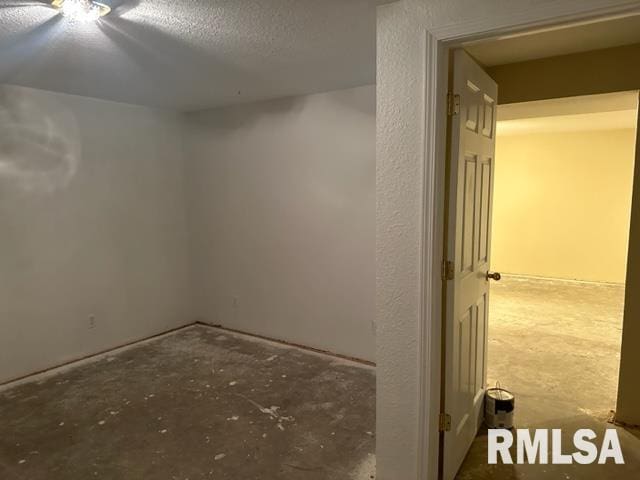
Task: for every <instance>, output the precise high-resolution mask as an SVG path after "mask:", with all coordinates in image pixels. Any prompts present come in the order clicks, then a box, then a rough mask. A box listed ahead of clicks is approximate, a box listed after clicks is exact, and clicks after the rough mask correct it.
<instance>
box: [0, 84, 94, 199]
mask: <svg viewBox="0 0 640 480" xmlns="http://www.w3.org/2000/svg"><path fill="white" fill-rule="evenodd" d="M81 149H82V145H81V140H80V132H79V128H78V123H77V121H76V118H75V116H74V115H73V113H72V112H70V111H69V110H68V109H66V108H64V107H63V106H62V105H60V104H59V103H58V102H56V101H55V100H52V99H50V98H46V99H45V98H43V97H42V96H39V95H37V94H36V93H29V92H25V91H24V90H22V89H15V88H12V87H6V86H0V186H3V187H13V188H18V189H20V190H23V191H27V192H35V193H51V192H54V191H56V190H58V189H61V188H64V187H66V186H68V185H69V182H71V180H72V179H73V177H74V176H75V174H76V172H77V170H78V165H79V162H80V154H81Z"/></svg>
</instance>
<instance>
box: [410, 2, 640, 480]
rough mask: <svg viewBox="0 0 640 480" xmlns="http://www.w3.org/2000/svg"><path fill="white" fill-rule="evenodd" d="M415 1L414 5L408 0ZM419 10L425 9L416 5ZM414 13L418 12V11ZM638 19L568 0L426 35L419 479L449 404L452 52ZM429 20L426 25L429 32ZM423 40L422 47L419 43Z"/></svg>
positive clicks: (633, 10)
mask: <svg viewBox="0 0 640 480" xmlns="http://www.w3.org/2000/svg"><path fill="white" fill-rule="evenodd" d="M406 1H410V0H406ZM418 3H419V2H418ZM415 8H416V9H417V8H418V7H415ZM639 13H640V3H639V2H638V1H626V2H618V3H617V4H614V5H612V4H611V2H609V1H607V0H567V1H563V2H550V4H548V5H544V6H542V5H540V6H537V7H534V8H531V9H529V10H522V11H520V12H518V13H514V14H506V15H502V16H494V17H491V18H483V19H480V20H477V21H476V20H474V21H465V22H461V23H454V24H449V25H445V26H439V27H433V26H432V27H428V26H425V27H424V28H423V41H424V70H423V78H422V82H423V86H424V99H423V100H424V101H423V120H422V121H423V152H422V158H421V163H422V165H423V179H422V180H423V192H422V193H423V198H422V199H421V202H422V204H421V211H422V228H421V238H420V256H421V258H420V264H421V265H420V267H421V268H420V282H419V291H420V293H421V295H420V319H419V328H420V336H419V368H418V374H419V378H418V379H417V381H418V406H419V419H418V438H417V442H418V444H417V451H418V452H424V454H420V453H419V455H418V465H417V473H418V477H417V478H418V480H426V479H429V480H435V479H437V478H438V474H439V466H440V460H441V458H442V453H443V452H442V451H441V439H442V438H443V434H441V433H440V432H439V417H440V413H441V408H442V406H443V400H444V396H443V395H444V393H443V392H444V389H443V381H444V376H443V375H442V374H443V372H444V360H443V359H444V357H443V354H444V349H443V338H444V329H443V319H444V318H445V315H446V312H445V308H444V307H445V305H446V302H444V301H443V300H444V299H443V291H444V289H443V288H442V277H441V275H442V265H443V260H444V236H445V232H446V215H445V213H446V212H445V208H446V192H447V190H448V185H447V178H446V162H447V124H448V115H447V105H446V99H447V93H448V89H449V69H450V52H451V50H453V49H455V48H459V47H461V46H463V45H465V44H469V43H471V42H475V41H482V40H489V39H494V38H504V37H507V36H517V35H522V34H525V33H531V32H535V31H543V30H551V29H557V28H563V27H566V26H569V25H575V24H580V23H589V22H597V21H602V20H607V19H612V18H616V17H624V16H629V15H634V14H639ZM428 23H429V20H428V19H425V20H424V22H423V24H424V25H428ZM421 41H422V40H421Z"/></svg>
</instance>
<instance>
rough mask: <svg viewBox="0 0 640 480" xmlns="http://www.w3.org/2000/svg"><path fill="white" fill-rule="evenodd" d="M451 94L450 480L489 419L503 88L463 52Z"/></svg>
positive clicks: (447, 444)
mask: <svg viewBox="0 0 640 480" xmlns="http://www.w3.org/2000/svg"><path fill="white" fill-rule="evenodd" d="M453 94H454V97H453V101H452V104H453V105H455V106H454V108H453V111H452V112H450V113H451V114H452V121H451V136H450V138H451V145H450V177H449V178H450V185H449V207H448V208H449V216H448V229H447V257H448V258H447V259H448V262H447V265H446V267H447V268H446V272H445V273H446V292H447V301H446V319H445V321H446V327H445V335H446V342H445V412H446V414H448V415H449V417H446V418H447V419H449V418H450V426H447V430H448V431H446V432H445V434H444V464H443V473H444V479H445V480H451V479H453V478H454V477H455V475H456V473H457V471H458V469H459V468H460V465H461V464H462V461H463V460H464V457H465V455H466V454H467V452H468V450H469V447H470V446H471V443H472V442H473V439H474V438H475V436H476V433H477V432H478V428H479V426H480V425H481V423H482V420H483V411H482V408H483V399H484V391H485V382H486V371H487V365H486V352H487V314H488V309H489V281H488V280H489V279H488V270H489V259H490V251H491V246H490V241H491V205H492V196H493V194H492V191H493V166H494V152H495V126H496V104H497V95H498V87H497V85H496V83H495V82H494V81H493V80H492V79H491V77H489V75H487V73H486V72H485V71H484V70H482V68H481V67H480V66H479V65H478V64H477V63H476V62H475V61H474V60H473V59H472V58H471V57H470V56H469V55H468V54H467V53H466V52H464V51H462V50H458V51H456V52H454V60H453ZM446 423H449V422H448V421H447V422H446Z"/></svg>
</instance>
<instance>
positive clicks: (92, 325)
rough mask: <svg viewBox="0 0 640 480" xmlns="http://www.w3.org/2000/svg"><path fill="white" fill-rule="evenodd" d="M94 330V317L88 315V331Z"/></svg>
mask: <svg viewBox="0 0 640 480" xmlns="http://www.w3.org/2000/svg"><path fill="white" fill-rule="evenodd" d="M94 328H96V316H95V315H89V329H94Z"/></svg>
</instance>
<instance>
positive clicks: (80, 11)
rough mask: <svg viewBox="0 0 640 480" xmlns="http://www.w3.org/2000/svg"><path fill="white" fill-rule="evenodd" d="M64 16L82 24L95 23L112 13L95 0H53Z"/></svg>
mask: <svg viewBox="0 0 640 480" xmlns="http://www.w3.org/2000/svg"><path fill="white" fill-rule="evenodd" d="M52 5H53V6H54V7H56V8H57V9H58V10H59V11H60V13H61V14H62V15H64V16H65V17H69V18H71V19H73V20H79V21H82V22H95V21H96V20H98V19H99V18H100V17H103V16H105V15H106V14H108V13H109V12H110V11H111V8H110V7H109V6H108V5H105V4H103V3H100V2H95V1H93V0H53V2H52Z"/></svg>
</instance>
